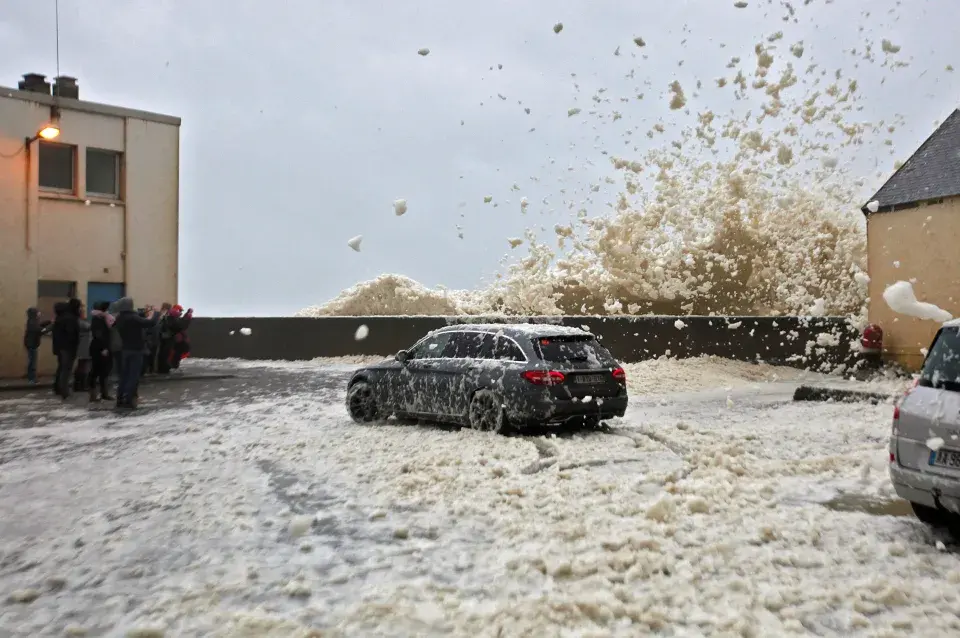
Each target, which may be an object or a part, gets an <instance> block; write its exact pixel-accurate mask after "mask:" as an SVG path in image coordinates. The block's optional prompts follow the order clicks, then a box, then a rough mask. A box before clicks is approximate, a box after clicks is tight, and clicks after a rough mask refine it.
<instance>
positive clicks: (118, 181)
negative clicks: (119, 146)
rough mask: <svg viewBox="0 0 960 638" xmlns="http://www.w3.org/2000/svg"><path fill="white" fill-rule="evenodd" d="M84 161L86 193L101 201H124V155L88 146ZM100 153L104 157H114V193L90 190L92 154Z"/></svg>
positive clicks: (107, 149)
mask: <svg viewBox="0 0 960 638" xmlns="http://www.w3.org/2000/svg"><path fill="white" fill-rule="evenodd" d="M84 151H85V153H84V161H85V162H86V169H87V170H86V174H85V175H84V182H85V183H84V185H83V186H84V189H85V191H84V192H85V193H86V194H87V195H89V196H93V197H95V198H100V199H116V200H119V199H122V197H121V193H122V177H123V153H121V152H120V151H114V150H112V149H109V148H97V147H94V146H88V147H86V148H85V149H84ZM91 152H93V153H100V154H102V155H111V156H113V162H114V165H113V179H114V191H115V192H113V193H102V192H100V191H96V190H90V153H91Z"/></svg>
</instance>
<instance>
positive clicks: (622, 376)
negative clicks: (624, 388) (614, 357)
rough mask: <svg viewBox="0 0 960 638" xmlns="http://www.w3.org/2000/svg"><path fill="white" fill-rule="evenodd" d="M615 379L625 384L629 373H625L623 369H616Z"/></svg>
mask: <svg viewBox="0 0 960 638" xmlns="http://www.w3.org/2000/svg"><path fill="white" fill-rule="evenodd" d="M613 378H614V379H615V380H616V381H619V382H621V383H624V382H625V381H626V380H627V373H626V372H624V370H623V368H614V369H613Z"/></svg>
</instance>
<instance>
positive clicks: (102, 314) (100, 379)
mask: <svg viewBox="0 0 960 638" xmlns="http://www.w3.org/2000/svg"><path fill="white" fill-rule="evenodd" d="M109 307H110V304H109V303H107V302H106V301H101V302H100V303H98V304H96V305H95V306H94V310H93V312H92V313H91V315H90V378H89V379H88V381H87V384H88V386H89V388H90V400H91V401H111V400H113V397H111V396H110V393H109V392H108V391H107V383H108V381H109V379H110V369H111V368H112V367H113V355H112V353H111V352H110V333H111V328H112V327H113V316H112V315H110V314H109V313H107V309H108V308H109ZM98 389H99V393H98V392H97V391H98Z"/></svg>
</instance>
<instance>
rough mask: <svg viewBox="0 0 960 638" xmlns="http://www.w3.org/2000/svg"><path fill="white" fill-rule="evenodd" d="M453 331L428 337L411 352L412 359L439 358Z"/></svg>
mask: <svg viewBox="0 0 960 638" xmlns="http://www.w3.org/2000/svg"><path fill="white" fill-rule="evenodd" d="M450 336H451V333H449V332H441V333H440V334H435V335H433V336H432V337H427V338H426V339H425V340H423V341H421V342H420V344H419V345H417V346H415V347H414V348H413V349H412V350H411V351H410V353H409V355H410V356H409V358H410V359H439V358H440V356H441V353H442V352H443V349H444V347H446V345H447V343H448V342H449V341H450Z"/></svg>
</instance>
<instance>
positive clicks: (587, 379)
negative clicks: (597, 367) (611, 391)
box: [577, 374, 605, 385]
mask: <svg viewBox="0 0 960 638" xmlns="http://www.w3.org/2000/svg"><path fill="white" fill-rule="evenodd" d="M604 379H605V377H604V376H603V375H602V374H581V375H580V376H578V377H577V383H582V384H590V385H596V384H598V383H603V382H604Z"/></svg>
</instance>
